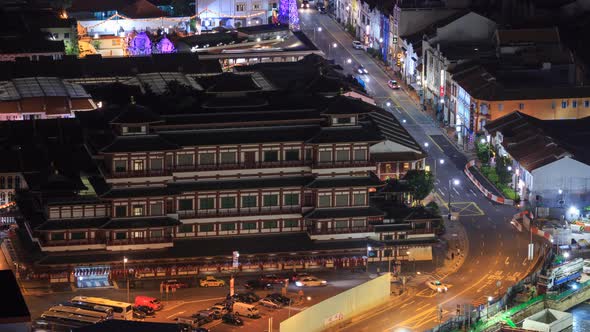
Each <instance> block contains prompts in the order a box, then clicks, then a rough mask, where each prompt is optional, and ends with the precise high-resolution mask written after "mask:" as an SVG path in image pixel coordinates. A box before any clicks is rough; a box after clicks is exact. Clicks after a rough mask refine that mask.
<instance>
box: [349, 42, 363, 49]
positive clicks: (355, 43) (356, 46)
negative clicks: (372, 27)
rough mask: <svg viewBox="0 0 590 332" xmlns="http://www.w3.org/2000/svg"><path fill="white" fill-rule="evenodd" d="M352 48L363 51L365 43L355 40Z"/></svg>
mask: <svg viewBox="0 0 590 332" xmlns="http://www.w3.org/2000/svg"><path fill="white" fill-rule="evenodd" d="M352 48H354V49H355V50H362V49H363V43H361V42H360V41H358V40H353V41H352Z"/></svg>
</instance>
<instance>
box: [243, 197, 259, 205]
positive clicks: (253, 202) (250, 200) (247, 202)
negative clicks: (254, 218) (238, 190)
mask: <svg viewBox="0 0 590 332" xmlns="http://www.w3.org/2000/svg"><path fill="white" fill-rule="evenodd" d="M242 207H243V208H253V207H256V196H242Z"/></svg>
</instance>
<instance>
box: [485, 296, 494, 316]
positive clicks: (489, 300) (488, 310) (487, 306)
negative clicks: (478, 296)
mask: <svg viewBox="0 0 590 332" xmlns="http://www.w3.org/2000/svg"><path fill="white" fill-rule="evenodd" d="M493 300H494V298H493V297H492V296H488V302H487V304H486V319H488V317H490V303H492V301H493Z"/></svg>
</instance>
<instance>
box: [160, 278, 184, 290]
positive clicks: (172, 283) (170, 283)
mask: <svg viewBox="0 0 590 332" xmlns="http://www.w3.org/2000/svg"><path fill="white" fill-rule="evenodd" d="M163 285H164V287H168V288H176V289H178V288H186V287H188V284H186V283H184V282H180V281H178V280H176V279H169V280H166V281H164V282H163Z"/></svg>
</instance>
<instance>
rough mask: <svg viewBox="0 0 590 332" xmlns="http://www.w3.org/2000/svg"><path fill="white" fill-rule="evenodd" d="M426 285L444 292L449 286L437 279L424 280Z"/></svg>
mask: <svg viewBox="0 0 590 332" xmlns="http://www.w3.org/2000/svg"><path fill="white" fill-rule="evenodd" d="M426 286H428V288H430V289H432V290H434V291H437V292H439V293H444V292H446V291H448V290H449V287H448V286H447V285H445V284H443V283H442V282H440V281H438V280H430V281H427V282H426Z"/></svg>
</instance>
